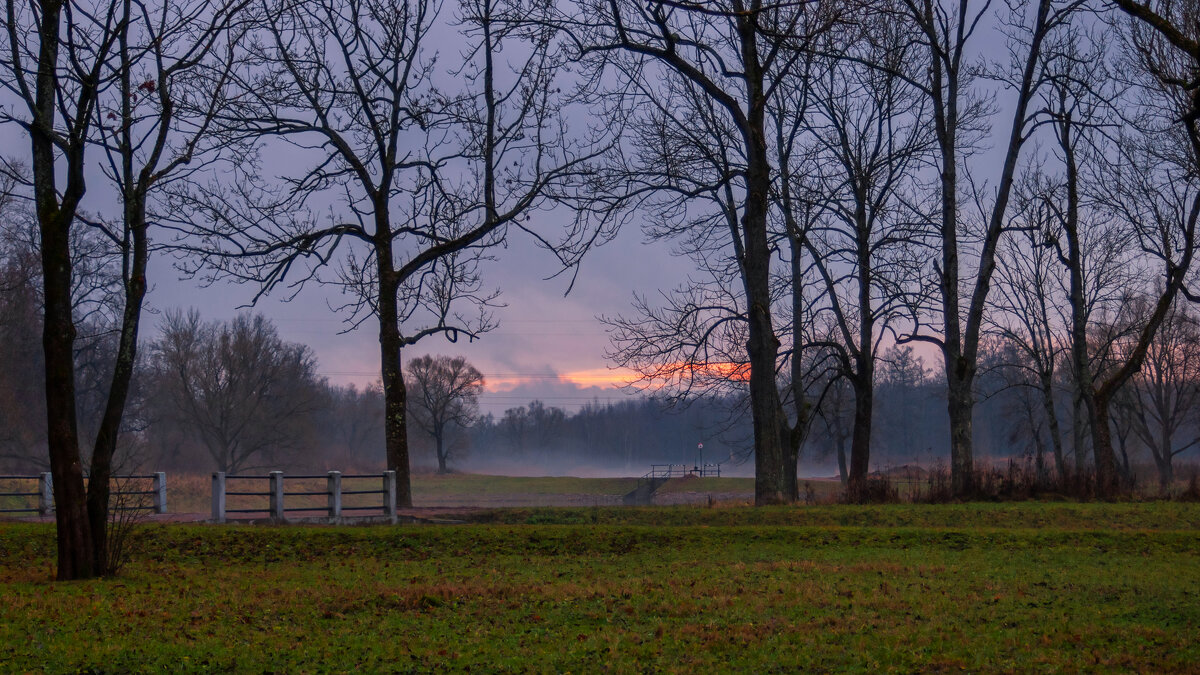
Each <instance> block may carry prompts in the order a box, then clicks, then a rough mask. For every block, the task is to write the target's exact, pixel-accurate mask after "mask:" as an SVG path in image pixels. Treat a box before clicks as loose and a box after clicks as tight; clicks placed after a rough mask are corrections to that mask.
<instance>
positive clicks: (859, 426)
mask: <svg viewBox="0 0 1200 675" xmlns="http://www.w3.org/2000/svg"><path fill="white" fill-rule="evenodd" d="M873 398H874V393H873V392H872V391H871V385H870V383H866V384H864V383H862V382H855V387H854V433H853V436H852V437H851V440H850V475H849V478H848V482H847V487H846V492H847V494H848V496H849V498H850V501H852V502H861V501H864V500H865V499H866V498H867V473H868V468H869V465H870V461H871V413H872V407H873V406H872V403H873Z"/></svg>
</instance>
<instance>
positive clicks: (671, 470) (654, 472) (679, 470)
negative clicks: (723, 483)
mask: <svg viewBox="0 0 1200 675" xmlns="http://www.w3.org/2000/svg"><path fill="white" fill-rule="evenodd" d="M687 476H698V477H700V478H709V477H715V478H720V477H721V465H720V464H699V465H692V466H691V467H688V465H687V464H651V465H650V471H648V472H646V474H645V475H643V476H642V477H641V478H639V479H638V484H639V485H640V484H642V483H648V482H651V481H655V480H660V481H665V480H670V479H672V478H685V477H687Z"/></svg>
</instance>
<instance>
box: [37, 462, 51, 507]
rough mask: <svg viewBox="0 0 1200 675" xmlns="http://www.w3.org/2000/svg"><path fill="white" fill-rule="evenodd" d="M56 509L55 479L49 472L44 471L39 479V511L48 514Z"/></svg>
mask: <svg viewBox="0 0 1200 675" xmlns="http://www.w3.org/2000/svg"><path fill="white" fill-rule="evenodd" d="M53 510H54V479H53V478H51V477H50V473H49V472H43V473H42V477H41V479H40V480H38V513H39V514H41V515H43V516H44V515H46V514H48V513H50V512H51V511H53Z"/></svg>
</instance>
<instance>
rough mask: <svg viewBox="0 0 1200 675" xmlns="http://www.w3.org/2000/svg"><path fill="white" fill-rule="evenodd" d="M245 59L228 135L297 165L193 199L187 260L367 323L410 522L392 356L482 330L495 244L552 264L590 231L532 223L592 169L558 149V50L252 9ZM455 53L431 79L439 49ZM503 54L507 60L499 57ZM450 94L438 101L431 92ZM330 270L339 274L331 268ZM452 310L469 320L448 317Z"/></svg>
mask: <svg viewBox="0 0 1200 675" xmlns="http://www.w3.org/2000/svg"><path fill="white" fill-rule="evenodd" d="M256 6H257V7H258V8H259V12H260V14H261V26H260V30H259V31H258V32H257V33H256V34H255V35H254V36H253V38H252V39H249V40H248V41H247V43H246V45H245V46H246V50H247V51H246V54H245V55H244V58H245V61H246V66H245V68H244V69H243V70H242V71H239V74H238V90H239V93H238V94H237V95H236V98H237V100H238V104H239V108H238V109H237V111H236V112H235V113H234V114H231V115H229V116H228V117H227V118H226V119H225V120H224V123H225V126H226V128H227V129H228V130H229V132H230V133H233V134H249V135H251V136H253V137H255V138H258V139H260V140H264V142H265V139H272V138H282V139H283V140H284V141H286V142H287V143H289V144H290V145H291V148H289V149H288V150H287V151H288V152H293V151H297V149H298V152H299V153H300V155H299V156H300V157H301V158H302V159H300V160H298V161H295V162H291V165H293V166H295V165H297V164H300V165H307V166H306V168H304V169H302V170H300V171H297V172H292V173H288V172H286V171H285V172H283V173H282V175H280V176H279V177H278V179H279V180H278V182H270V181H269V180H268V181H266V182H264V181H263V180H255V172H256V171H257V167H256V166H253V165H247V166H246V167H243V170H247V171H250V172H251V173H250V174H246V175H245V176H244V178H245V179H244V180H242V181H240V183H239V184H238V185H229V184H227V183H226V184H210V185H202V184H198V183H197V184H193V186H192V188H191V189H189V190H188V191H181V193H180V195H179V204H180V206H181V208H182V209H183V211H184V212H186V213H189V214H191V216H192V217H191V218H190V219H189V220H190V222H188V223H186V226H187V227H188V228H189V230H190V234H191V235H192V236H193V237H194V238H192V239H190V240H189V243H188V244H187V246H188V248H189V249H190V250H193V251H196V252H199V253H201V254H202V255H203V256H204V259H205V260H206V261H207V262H209V263H211V264H212V265H214V266H215V267H216V269H217V270H219V272H220V273H224V274H227V275H231V276H232V277H233V278H235V279H239V280H246V281H252V282H255V283H258V284H260V295H261V293H265V292H268V291H270V290H273V289H275V288H277V287H279V286H281V285H285V284H289V285H290V286H289V288H290V289H291V292H295V291H296V290H297V289H298V288H299V287H300V286H302V285H304V284H305V283H306V282H308V281H311V280H315V281H318V282H325V283H331V284H335V285H339V286H341V287H342V288H343V289H344V290H345V291H347V292H348V294H349V296H350V298H351V300H350V301H349V302H348V304H347V305H345V306H344V307H342V308H341V309H346V310H348V311H349V312H350V314H351V318H350V319H349V320H350V321H351V323H352V326H357V325H359V324H360V323H362V322H363V321H366V320H368V319H369V318H370V317H375V318H376V319H377V321H378V330H379V346H380V362H381V368H382V370H381V373H382V384H383V393H384V400H385V406H386V415H385V420H384V428H385V439H386V447H387V464H388V466H389V467H390V468H392V469H395V470H396V471H397V472H398V474H399V479H400V480H399V490H398V496H397V498H398V501H399V503H400V504H401V505H411V503H412V496H411V488H410V481H409V479H408V471H409V457H408V454H409V453H408V445H407V443H408V441H407V418H406V412H405V407H406V399H407V393H406V388H405V383H404V376H403V371H402V369H401V351H402V349H403V348H404V347H406V346H410V345H412V344H414V343H416V342H418V341H419V340H421V339H423V338H426V337H429V336H431V335H445V336H446V337H448V338H449V339H450V340H451V341H454V340H457V339H458V338H460V337H467V338H469V339H474V338H476V337H478V336H479V335H481V334H482V333H484V332H486V331H488V330H490V329H491V328H492V327H493V325H494V322H493V321H492V319H491V316H490V314H489V313H488V311H487V310H488V307H490V306H491V305H492V304H493V303H492V301H493V300H494V298H495V294H494V293H492V292H489V291H488V290H486V289H484V287H483V283H482V279H481V276H480V271H479V266H480V264H481V263H482V262H483V261H484V260H485V258H486V251H487V249H489V248H491V247H495V246H498V245H500V244H502V243H503V242H504V241H505V240H506V236H507V233H508V231H509V229H510V228H519V229H522V230H526V231H528V232H530V233H532V234H533V235H534V237H535V238H536V239H537V240H538V241H539V242H541V243H543V244H545V245H547V246H549V247H552V248H555V250H556V252H557V253H558V255H559V256H560V258H561V259H562V260H563V262H564V264H567V265H570V264H573V261H574V260H575V256H576V255H577V254H578V253H579V251H580V250H582V249H583V248H586V246H587V244H590V243H591V241H592V239H593V238H594V237H595V236H597V235H596V233H595V232H592V233H590V234H586V233H585V232H584V231H583V230H581V229H575V228H574V227H573V226H569V227H566V228H561V229H560V230H558V231H557V232H554V231H551V232H550V233H546V232H539V231H538V230H536V229H535V228H534V226H535V225H536V223H533V222H531V221H530V219H531V217H532V214H534V213H536V212H538V211H539V210H541V209H543V208H548V207H549V206H551V205H552V204H553V203H555V202H556V200H561V199H565V198H567V197H569V196H570V194H569V193H570V190H571V189H572V188H571V187H570V185H571V184H572V183H574V182H576V181H578V180H579V179H580V178H581V176H582V175H583V174H584V173H586V171H587V170H588V169H587V165H588V162H589V161H590V160H591V159H592V158H593V156H594V155H595V153H596V152H598V151H599V150H598V145H597V144H596V143H594V141H595V140H596V137H595V136H594V135H593V134H591V133H590V132H588V131H579V130H576V131H574V132H569V131H568V128H567V122H566V119H565V118H564V117H563V116H560V112H561V110H562V109H563V106H566V105H568V102H567V100H566V98H565V97H564V94H563V93H562V91H561V86H560V84H559V82H558V80H557V76H558V69H557V61H556V59H557V56H556V50H557V43H556V42H555V41H554V40H553V39H551V37H550V36H549V35H547V33H546V31H545V30H544V29H543V30H537V29H532V28H514V27H512V24H511V22H509V21H507V20H506V19H505V18H504V15H503V13H502V10H503V9H504V7H506V5H504V4H503V3H499V2H497V1H496V0H463V2H460V3H457V9H458V17H457V21H456V22H455V23H453V24H451V23H450V22H448V21H444V20H439V12H441V11H443V9H442V6H441V4H440V3H437V2H425V1H422V2H407V1H404V0H320V1H318V2H309V1H301V0H261V1H260V2H258V3H257V5H256ZM445 35H457V36H458V37H459V38H460V39H462V40H464V41H465V44H464V46H463V47H462V51H461V52H460V54H461V60H457V61H453V65H452V66H451V67H450V68H449V69H439V66H438V64H439V61H438V59H437V58H436V54H435V52H434V50H433V48H432V46H431V45H429V44H428V43H429V42H430V41H431V40H434V39H442V38H441V37H438V36H445ZM504 48H508V49H509V51H507V52H506V56H505V57H503V58H502V57H501V56H500V52H501V50H502V49H504ZM443 78H444V79H447V80H448V79H455V80H458V81H461V82H462V83H463V85H462V87H461V88H460V89H449V90H443V89H442V88H441V87H440V86H439V84H440V83H439V80H441V79H443ZM338 263H340V264H338ZM460 306H461V307H465V308H466V311H464V310H463V309H460Z"/></svg>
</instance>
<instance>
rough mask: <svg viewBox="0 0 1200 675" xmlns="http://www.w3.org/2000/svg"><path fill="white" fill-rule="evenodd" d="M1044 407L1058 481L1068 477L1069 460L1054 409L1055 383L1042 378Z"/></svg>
mask: <svg viewBox="0 0 1200 675" xmlns="http://www.w3.org/2000/svg"><path fill="white" fill-rule="evenodd" d="M1042 407H1043V409H1044V410H1045V412H1046V424H1047V425H1048V428H1049V429H1050V447H1051V448H1052V449H1053V452H1054V470H1055V472H1057V474H1058V480H1059V481H1062V479H1063V477H1064V476H1066V471H1067V463H1066V462H1067V460H1066V458H1065V457H1064V456H1063V439H1062V428H1061V427H1060V426H1059V424H1058V413H1057V412H1056V411H1055V408H1054V383H1053V382H1051V381H1050V380H1049V379H1048V378H1045V377H1043V378H1042Z"/></svg>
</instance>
